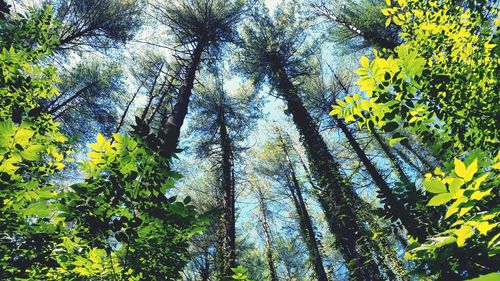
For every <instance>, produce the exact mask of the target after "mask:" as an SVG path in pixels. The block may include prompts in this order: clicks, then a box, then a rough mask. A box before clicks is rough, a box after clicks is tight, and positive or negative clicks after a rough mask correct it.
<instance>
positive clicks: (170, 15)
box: [155, 0, 243, 151]
mask: <svg viewBox="0 0 500 281" xmlns="http://www.w3.org/2000/svg"><path fill="white" fill-rule="evenodd" d="M155 7H156V9H157V12H158V17H159V20H160V21H161V22H163V23H164V24H165V25H166V26H168V27H169V29H170V30H171V31H172V32H173V34H174V37H175V40H176V42H177V44H179V45H180V46H181V47H183V48H185V51H184V53H185V54H187V58H185V59H183V66H184V69H183V71H182V77H183V78H182V81H183V82H182V85H181V86H180V88H179V91H178V94H177V101H176V103H175V105H174V109H173V112H172V114H171V115H170V116H169V117H168V119H167V122H166V124H164V126H165V127H164V130H165V132H166V134H167V135H168V136H169V139H170V142H169V143H168V144H167V145H168V149H169V150H170V151H174V149H175V148H176V146H177V142H178V140H179V135H180V129H181V127H182V124H183V123H184V119H185V118H186V115H187V112H188V106H189V99H190V97H191V92H192V89H193V85H194V80H195V75H196V70H197V69H198V68H199V66H200V63H201V60H202V54H203V53H205V52H206V53H209V54H216V53H218V52H219V51H220V50H221V48H222V47H223V46H224V44H226V43H230V42H233V41H234V40H235V36H236V31H235V25H236V24H237V23H238V21H239V19H240V16H241V14H242V9H243V3H242V2H240V1H231V2H227V1H219V0H217V1H212V0H182V1H177V2H176V3H175V4H169V5H167V6H161V5H155ZM181 53H182V52H181Z"/></svg>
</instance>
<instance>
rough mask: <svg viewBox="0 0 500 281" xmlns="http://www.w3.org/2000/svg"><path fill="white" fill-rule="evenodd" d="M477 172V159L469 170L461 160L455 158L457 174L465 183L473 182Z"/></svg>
mask: <svg viewBox="0 0 500 281" xmlns="http://www.w3.org/2000/svg"><path fill="white" fill-rule="evenodd" d="M476 172H477V159H476V160H474V161H473V162H472V163H471V164H470V165H469V166H468V167H467V168H466V167H465V164H464V163H463V162H462V161H460V160H459V159H457V158H455V174H457V176H459V177H461V178H463V179H464V180H465V182H468V181H470V180H472V177H474V174H475V173H476Z"/></svg>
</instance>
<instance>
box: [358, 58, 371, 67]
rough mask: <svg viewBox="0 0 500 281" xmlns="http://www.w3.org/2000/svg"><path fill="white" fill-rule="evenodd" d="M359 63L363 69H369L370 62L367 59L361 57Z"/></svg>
mask: <svg viewBox="0 0 500 281" xmlns="http://www.w3.org/2000/svg"><path fill="white" fill-rule="evenodd" d="M360 63H361V65H362V66H363V67H364V68H369V67H370V60H368V58H367V57H365V56H362V57H361V59H360Z"/></svg>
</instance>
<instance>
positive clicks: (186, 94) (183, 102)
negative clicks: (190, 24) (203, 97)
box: [165, 41, 206, 153]
mask: <svg viewBox="0 0 500 281" xmlns="http://www.w3.org/2000/svg"><path fill="white" fill-rule="evenodd" d="M205 46H206V44H205V43H204V42H203V41H201V42H198V44H197V45H196V47H195V48H194V50H193V53H192V55H191V61H190V63H189V65H188V67H187V69H186V74H185V75H186V76H185V78H184V81H183V83H182V85H181V87H180V89H179V94H178V95H177V102H176V104H175V105H174V110H173V112H172V115H170V116H169V118H168V120H167V124H165V134H166V136H167V139H168V140H169V141H168V143H167V144H166V150H167V151H170V152H171V153H172V152H174V150H175V148H176V147H177V143H178V142H179V136H180V131H181V127H182V124H183V123H184V119H185V118H186V115H187V112H188V106H189V99H190V97H191V92H192V90H193V85H194V78H195V76H196V70H197V69H198V67H199V66H200V63H201V55H202V53H203V51H204V49H205Z"/></svg>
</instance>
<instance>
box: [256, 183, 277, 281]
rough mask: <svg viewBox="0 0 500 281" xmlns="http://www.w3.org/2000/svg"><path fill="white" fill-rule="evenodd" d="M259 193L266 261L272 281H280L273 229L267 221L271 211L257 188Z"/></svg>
mask: <svg viewBox="0 0 500 281" xmlns="http://www.w3.org/2000/svg"><path fill="white" fill-rule="evenodd" d="M257 191H258V193H259V205H260V210H261V211H262V221H261V222H262V230H263V231H262V232H263V233H264V239H265V246H266V260H267V265H268V267H269V279H271V281H278V275H277V273H276V266H275V263H274V257H273V243H272V238H271V229H270V227H269V223H268V221H267V214H268V212H269V211H268V210H267V206H266V202H265V201H264V196H263V194H262V190H261V189H260V186H258V187H257Z"/></svg>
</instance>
